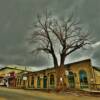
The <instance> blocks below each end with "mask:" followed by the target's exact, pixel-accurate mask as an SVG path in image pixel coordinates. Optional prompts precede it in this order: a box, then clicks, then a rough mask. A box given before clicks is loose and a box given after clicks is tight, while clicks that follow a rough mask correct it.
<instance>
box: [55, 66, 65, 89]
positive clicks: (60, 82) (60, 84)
mask: <svg viewBox="0 0 100 100" xmlns="http://www.w3.org/2000/svg"><path fill="white" fill-rule="evenodd" d="M56 77H57V84H56V85H57V87H56V88H57V90H58V91H61V90H64V88H65V86H66V84H65V81H64V78H65V68H64V66H60V67H58V68H57V69H56Z"/></svg>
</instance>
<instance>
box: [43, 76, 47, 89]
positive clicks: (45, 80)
mask: <svg viewBox="0 0 100 100" xmlns="http://www.w3.org/2000/svg"><path fill="white" fill-rule="evenodd" d="M43 88H47V76H44V78H43Z"/></svg>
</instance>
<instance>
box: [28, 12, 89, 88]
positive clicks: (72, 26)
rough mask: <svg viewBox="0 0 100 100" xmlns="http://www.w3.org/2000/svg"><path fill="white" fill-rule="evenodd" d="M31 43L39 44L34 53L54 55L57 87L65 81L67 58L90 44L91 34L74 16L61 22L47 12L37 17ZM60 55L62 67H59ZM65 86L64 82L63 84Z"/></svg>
mask: <svg viewBox="0 0 100 100" xmlns="http://www.w3.org/2000/svg"><path fill="white" fill-rule="evenodd" d="M30 41H31V42H33V43H36V44H37V46H36V48H35V49H34V50H33V52H35V51H38V52H40V51H44V52H45V53H47V54H50V55H52V58H53V62H54V67H55V68H57V71H56V72H57V73H56V74H57V87H58V86H60V85H61V82H60V80H61V79H60V78H62V79H63V80H64V61H65V59H66V57H67V56H68V55H69V54H71V53H73V52H74V51H76V50H78V49H80V48H84V47H85V46H87V45H88V44H90V42H89V34H88V33H87V32H84V31H83V29H82V26H81V24H80V23H79V21H78V20H74V17H73V14H72V15H71V16H70V17H67V19H65V20H60V18H58V17H56V16H51V15H49V14H48V13H47V12H46V13H45V14H44V15H41V16H40V15H38V16H37V23H36V24H35V27H34V31H33V33H32V35H31V39H30ZM58 54H59V56H60V65H58V59H57V55H58ZM63 84H64V82H62V85H63Z"/></svg>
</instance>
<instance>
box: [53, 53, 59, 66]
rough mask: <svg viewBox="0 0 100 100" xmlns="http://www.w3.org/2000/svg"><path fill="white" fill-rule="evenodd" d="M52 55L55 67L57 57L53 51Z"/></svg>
mask: <svg viewBox="0 0 100 100" xmlns="http://www.w3.org/2000/svg"><path fill="white" fill-rule="evenodd" d="M52 57H53V64H54V68H57V67H58V61H57V57H56V56H55V54H53V53H52Z"/></svg>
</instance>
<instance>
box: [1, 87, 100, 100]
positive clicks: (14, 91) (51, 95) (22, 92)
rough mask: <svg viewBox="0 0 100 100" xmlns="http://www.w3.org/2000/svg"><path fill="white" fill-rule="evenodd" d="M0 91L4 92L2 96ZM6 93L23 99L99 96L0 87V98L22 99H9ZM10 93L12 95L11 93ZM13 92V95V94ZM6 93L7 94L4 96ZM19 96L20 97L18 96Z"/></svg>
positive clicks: (78, 99) (85, 99)
mask: <svg viewBox="0 0 100 100" xmlns="http://www.w3.org/2000/svg"><path fill="white" fill-rule="evenodd" d="M2 92H3V93H4V97H2V95H1V94H2ZM8 94H9V95H10V96H11V98H12V97H13V96H14V95H15V96H16V97H17V96H18V97H19V94H20V96H21V95H23V100H24V98H25V100H100V97H93V96H84V95H79V94H76V93H72V94H69V93H52V92H51V93H46V92H41V91H33V90H32V91H30V90H20V89H8V88H0V97H1V98H0V100H22V97H21V99H17V98H15V97H13V98H15V99H10V96H9V99H8V98H7V96H8ZM11 94H12V95H11ZM13 94H14V95H13ZM6 95H7V96H6ZM29 97H32V98H33V99H28V98H29ZM19 98H20V97H19Z"/></svg>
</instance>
